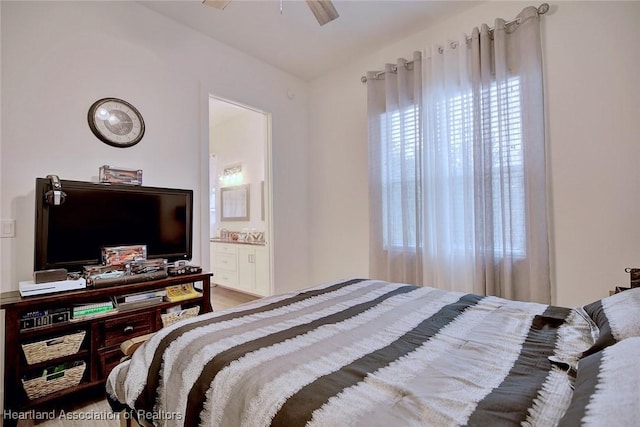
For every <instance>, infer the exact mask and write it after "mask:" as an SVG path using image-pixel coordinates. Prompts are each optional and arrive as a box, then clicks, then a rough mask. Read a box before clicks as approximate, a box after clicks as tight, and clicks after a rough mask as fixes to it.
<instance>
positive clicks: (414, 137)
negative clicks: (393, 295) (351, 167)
mask: <svg viewBox="0 0 640 427" xmlns="http://www.w3.org/2000/svg"><path fill="white" fill-rule="evenodd" d="M380 119H381V123H380V129H381V141H382V156H381V158H382V201H383V203H382V218H383V226H382V227H383V231H382V232H383V244H384V247H385V248H387V249H389V247H398V248H402V247H415V246H416V235H417V221H418V220H419V217H418V211H419V209H420V205H419V203H420V196H419V183H418V178H419V167H418V164H419V162H420V159H419V157H418V155H417V151H418V144H419V143H420V129H419V110H418V108H417V107H415V106H411V107H408V108H406V109H404V110H403V111H399V110H397V111H393V112H391V113H386V114H383V115H382V116H381V117H380Z"/></svg>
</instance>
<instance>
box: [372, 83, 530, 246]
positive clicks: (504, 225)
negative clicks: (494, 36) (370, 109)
mask: <svg viewBox="0 0 640 427" xmlns="http://www.w3.org/2000/svg"><path fill="white" fill-rule="evenodd" d="M480 98H481V99H480V100H479V101H478V99H477V98H474V94H473V93H472V92H466V93H461V94H459V95H458V96H454V97H451V98H449V99H447V100H446V101H445V102H442V103H441V104H439V105H437V106H436V111H435V117H437V118H438V120H437V124H436V126H434V127H433V129H434V132H435V134H434V135H433V136H434V139H435V140H437V141H445V143H443V144H439V145H438V146H437V148H436V150H437V152H436V154H435V155H436V156H437V159H438V160H437V161H438V162H439V163H438V166H439V171H438V173H436V174H435V175H432V176H435V179H436V180H437V181H436V183H435V185H436V186H437V187H438V188H447V189H448V191H449V194H448V200H449V201H450V203H451V206H450V209H449V210H448V213H447V215H449V216H450V218H449V219H450V224H451V225H452V236H453V241H452V242H451V243H452V247H453V248H454V250H455V248H456V247H458V248H459V249H460V250H465V249H466V250H474V248H473V247H466V248H465V247H463V245H470V246H476V245H477V244H478V242H476V241H474V240H471V241H469V240H468V239H465V238H464V237H463V236H462V234H464V233H465V231H464V230H465V226H464V222H465V218H468V217H469V215H468V213H469V210H471V212H472V216H471V217H472V218H476V223H475V224H474V225H475V227H482V228H483V229H487V230H493V234H492V235H489V236H487V235H485V243H484V245H486V246H485V248H484V249H485V250H493V251H495V252H496V254H497V255H499V254H511V255H516V256H522V257H524V255H525V252H526V251H525V248H526V221H525V198H524V157H523V156H524V153H523V146H522V117H521V108H520V99H521V95H520V78H519V77H513V78H511V79H510V80H508V81H507V83H506V84H504V85H502V86H499V85H497V84H493V85H492V86H491V87H490V88H489V89H488V91H487V92H485V93H484V94H482V96H480ZM419 114H420V112H419V109H418V108H417V107H410V108H407V109H405V110H403V111H394V112H390V113H386V114H384V115H382V116H381V118H380V120H381V123H380V125H381V141H382V150H383V152H382V160H383V161H382V199H383V203H382V210H383V212H382V214H383V218H384V221H383V234H384V239H383V243H384V246H385V248H389V247H392V248H402V247H415V246H416V241H417V240H416V239H417V228H418V221H420V220H421V218H420V215H421V214H420V212H421V203H422V202H421V200H422V196H421V193H420V192H421V191H422V190H421V185H420V179H421V169H420V168H421V166H420V165H421V161H422V159H420V153H421V152H422V150H421V144H422V135H421V133H420V132H421V131H422V130H421V129H420V126H419V125H420V117H419ZM477 115H480V123H481V125H480V126H478V120H477V117H476V116H477ZM478 132H481V133H482V138H478V137H477V136H478ZM474 136H475V137H474ZM480 140H482V143H478V142H477V141H480ZM474 144H476V145H475V146H474ZM482 158H484V159H486V160H485V161H483V162H480V160H481V159H482ZM482 164H484V165H485V166H482ZM478 168H483V169H482V170H481V171H480V170H479V169H478ZM481 195H482V197H480V196H481ZM482 203H485V205H484V206H485V207H484V211H485V213H486V215H476V214H475V212H473V210H474V209H477V208H478V206H483V205H482ZM486 203H490V206H486ZM425 215H429V213H428V209H427V211H426V212H425ZM477 218H482V219H483V220H484V221H485V222H484V223H483V222H480V221H479V220H478V219H477ZM427 238H428V236H427Z"/></svg>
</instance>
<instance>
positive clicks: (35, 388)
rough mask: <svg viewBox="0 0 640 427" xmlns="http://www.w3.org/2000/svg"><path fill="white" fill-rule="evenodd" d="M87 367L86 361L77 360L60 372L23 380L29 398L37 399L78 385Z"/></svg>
mask: <svg viewBox="0 0 640 427" xmlns="http://www.w3.org/2000/svg"><path fill="white" fill-rule="evenodd" d="M86 367H87V365H86V364H85V363H84V362H76V363H75V364H74V365H73V366H71V367H69V368H67V369H65V370H63V371H60V372H53V373H51V374H46V375H42V376H41V377H37V378H33V379H29V380H22V385H23V387H24V391H26V392H27V396H28V397H29V399H32V400H33V399H37V398H39V397H43V396H46V395H48V394H51V393H54V392H56V391H58V390H63V389H65V388H68V387H74V386H77V385H78V384H80V381H81V380H82V376H83V375H84V370H85V368H86Z"/></svg>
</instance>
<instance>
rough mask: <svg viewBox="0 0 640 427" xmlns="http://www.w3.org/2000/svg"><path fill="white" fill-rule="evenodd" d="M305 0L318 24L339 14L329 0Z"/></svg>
mask: <svg viewBox="0 0 640 427" xmlns="http://www.w3.org/2000/svg"><path fill="white" fill-rule="evenodd" d="M306 2H307V5H308V6H309V9H311V12H313V14H314V15H315V17H316V19H317V20H318V23H319V24H320V25H324V24H326V23H327V22H331V21H333V20H334V19H336V18H337V17H338V16H340V15H338V11H337V10H336V8H335V7H334V6H333V3H332V2H331V0H306Z"/></svg>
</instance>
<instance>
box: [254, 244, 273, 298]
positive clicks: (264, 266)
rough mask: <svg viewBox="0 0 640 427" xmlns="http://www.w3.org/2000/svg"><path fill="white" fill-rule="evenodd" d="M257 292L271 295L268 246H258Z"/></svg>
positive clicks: (256, 258)
mask: <svg viewBox="0 0 640 427" xmlns="http://www.w3.org/2000/svg"><path fill="white" fill-rule="evenodd" d="M255 260H256V264H255V265H256V293H257V294H259V295H263V296H267V295H271V286H270V285H269V283H270V280H269V279H270V278H269V252H268V251H267V248H265V247H261V248H256V257H255Z"/></svg>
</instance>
